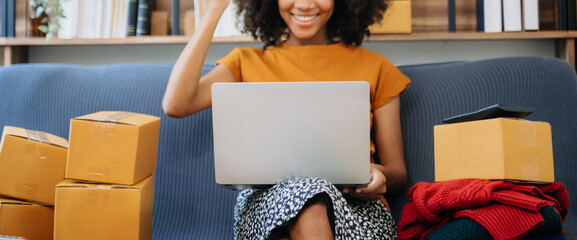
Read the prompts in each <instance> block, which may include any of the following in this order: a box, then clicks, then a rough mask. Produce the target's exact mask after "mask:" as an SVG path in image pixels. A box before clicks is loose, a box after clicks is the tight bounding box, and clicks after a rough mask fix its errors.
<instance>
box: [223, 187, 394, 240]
mask: <svg viewBox="0 0 577 240" xmlns="http://www.w3.org/2000/svg"><path fill="white" fill-rule="evenodd" d="M319 196H328V199H327V201H329V203H328V204H327V209H329V211H332V212H331V213H333V212H334V214H331V213H329V214H328V215H329V219H330V220H331V221H332V226H333V233H334V236H335V239H396V235H397V232H396V227H395V221H394V220H393V218H392V216H391V214H390V212H389V211H388V209H387V207H386V206H385V204H384V203H383V202H382V201H380V200H375V201H363V200H357V199H352V198H346V197H344V196H343V195H342V194H341V192H340V191H339V190H338V189H337V188H336V187H335V186H334V185H333V184H331V183H330V182H328V181H326V180H324V179H319V178H297V179H291V180H287V181H284V182H281V183H279V184H277V185H275V186H273V187H271V188H268V189H262V190H254V189H248V190H244V191H242V192H240V193H239V195H238V198H237V203H236V206H235V209H234V219H235V225H234V236H235V239H242V240H244V239H268V238H269V237H270V236H271V234H273V233H274V232H275V230H278V228H282V227H285V226H286V225H288V224H289V222H290V221H291V219H293V218H294V217H296V216H297V214H298V213H299V211H300V210H301V209H302V208H303V206H305V203H307V201H309V200H311V199H314V198H318V197H319Z"/></svg>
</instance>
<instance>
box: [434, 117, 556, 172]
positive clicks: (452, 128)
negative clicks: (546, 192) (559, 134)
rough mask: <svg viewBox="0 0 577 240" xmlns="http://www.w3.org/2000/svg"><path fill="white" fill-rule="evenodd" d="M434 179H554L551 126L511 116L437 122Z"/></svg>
mask: <svg viewBox="0 0 577 240" xmlns="http://www.w3.org/2000/svg"><path fill="white" fill-rule="evenodd" d="M434 131H435V180H436V181H445V180H451V179H460V178H483V179H491V180H492V179H506V180H517V181H527V182H540V183H551V182H553V181H554V174H553V147H552V142H551V126H550V125H549V124H548V123H546V122H533V121H527V120H519V119H512V118H496V119H489V120H479V121H471V122H463V123H453V124H446V125H438V126H435V128H434Z"/></svg>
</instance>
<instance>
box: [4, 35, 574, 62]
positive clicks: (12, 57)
mask: <svg viewBox="0 0 577 240" xmlns="http://www.w3.org/2000/svg"><path fill="white" fill-rule="evenodd" d="M576 38H577V31H538V32H502V33H483V32H457V33H449V32H441V33H411V34H375V35H372V36H370V37H368V38H367V42H378V41H458V40H466V41H468V40H522V39H551V40H555V45H556V48H557V49H556V50H557V57H558V58H561V59H564V60H566V61H568V62H569V63H570V64H572V65H573V66H575V39H576ZM189 39H190V37H189V36H146V37H127V38H118V39H52V40H51V41H47V40H46V39H44V38H0V46H3V47H4V65H11V64H14V63H23V62H27V57H28V47H29V46H58V45H61V46H74V45H77V46H88V45H159V44H186V43H187V42H188V40H189ZM213 42H214V43H244V42H246V43H251V42H255V41H254V40H253V39H252V38H251V37H249V36H240V37H215V38H214V39H213Z"/></svg>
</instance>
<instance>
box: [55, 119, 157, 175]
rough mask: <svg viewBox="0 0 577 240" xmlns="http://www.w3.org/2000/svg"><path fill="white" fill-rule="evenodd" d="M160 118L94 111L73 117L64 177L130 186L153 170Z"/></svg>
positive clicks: (154, 167) (150, 173)
mask: <svg viewBox="0 0 577 240" xmlns="http://www.w3.org/2000/svg"><path fill="white" fill-rule="evenodd" d="M159 128H160V118H158V117H155V116H149V115H145V114H138V113H129V112H97V113H92V114H88V115H85V116H81V117H77V118H73V119H72V120H71V122H70V138H69V141H70V147H69V149H68V163H67V167H66V178H68V179H79V180H86V181H94V182H103V183H117V184H125V185H132V184H135V183H137V182H138V181H140V180H142V179H144V178H146V177H148V176H150V175H152V174H153V173H154V171H155V169H156V155H157V151H158V134H159Z"/></svg>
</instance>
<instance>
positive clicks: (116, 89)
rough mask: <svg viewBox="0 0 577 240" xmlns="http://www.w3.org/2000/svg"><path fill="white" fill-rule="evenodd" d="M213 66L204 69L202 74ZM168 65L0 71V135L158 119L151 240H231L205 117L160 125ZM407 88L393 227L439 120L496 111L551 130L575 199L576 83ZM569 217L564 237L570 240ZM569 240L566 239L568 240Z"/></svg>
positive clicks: (469, 76)
mask: <svg viewBox="0 0 577 240" xmlns="http://www.w3.org/2000/svg"><path fill="white" fill-rule="evenodd" d="M212 67H213V66H206V67H205V69H204V72H205V73H206V72H207V71H209V70H210V69H211V68H212ZM171 68H172V65H171V64H122V65H109V66H76V65H60V64H22V65H14V66H10V67H2V68H0V129H2V128H3V127H4V126H5V125H12V126H17V127H22V128H27V129H32V130H39V131H45V132H49V133H52V134H55V135H58V136H61V137H64V138H68V133H69V124H70V119H71V118H73V117H77V116H81V115H85V114H88V113H92V112H96V111H101V110H112V111H131V112H139V113H144V114H150V115H155V116H158V117H161V129H160V139H159V151H158V159H157V169H156V174H155V189H154V192H155V195H154V227H153V228H154V229H153V230H154V231H153V232H154V233H153V234H154V239H231V238H232V224H233V219H232V214H233V207H234V203H235V197H236V193H237V192H236V191H233V190H229V189H225V188H223V187H220V186H217V185H216V183H215V181H214V162H213V161H214V160H213V147H212V118H211V110H210V109H208V110H205V111H203V112H200V113H198V114H195V115H193V116H190V117H187V118H184V119H173V118H170V117H167V116H166V115H165V114H164V113H163V112H162V109H161V100H162V96H163V94H164V90H165V86H166V82H167V80H168V77H169V75H170V71H171ZM400 69H401V71H403V72H404V73H405V74H406V75H407V76H409V77H410V78H411V80H412V83H411V85H410V86H409V87H408V88H407V90H406V91H405V92H404V93H403V95H402V97H401V117H402V125H403V137H404V146H405V156H406V160H407V167H408V170H409V186H408V187H407V189H406V190H405V192H403V193H401V194H398V195H394V196H388V200H389V203H390V206H391V208H392V211H393V215H394V217H395V219H396V220H397V221H398V220H399V218H400V214H401V211H402V208H403V206H404V204H405V203H406V202H407V200H406V193H407V191H408V189H409V187H410V186H412V185H414V184H415V183H417V182H419V181H427V182H431V181H434V162H433V161H434V158H433V127H434V125H436V124H441V120H442V119H443V118H445V117H448V116H452V115H456V114H460V113H464V112H469V111H471V110H476V109H479V108H482V107H485V106H489V105H492V104H495V103H511V104H522V105H530V106H534V107H535V108H536V109H537V111H536V112H535V113H533V114H532V115H530V116H529V117H528V118H527V119H530V120H539V121H546V122H549V123H550V124H551V127H552V135H553V145H554V146H553V150H554V158H555V174H556V180H557V181H559V182H561V183H564V184H565V185H566V188H567V190H568V191H569V194H570V198H571V199H576V194H577V179H576V176H575V174H574V172H575V170H576V169H577V167H576V165H577V161H576V159H575V158H576V157H577V148H576V147H575V144H577V111H576V109H577V80H576V77H575V70H574V69H573V68H572V67H571V66H570V65H569V64H567V63H566V62H563V61H560V60H557V59H553V58H540V57H520V58H506V59H493V60H486V61H475V62H455V63H440V64H431V65H420V66H405V67H400ZM575 217H577V214H576V211H575V208H570V214H569V217H568V218H567V223H566V224H565V225H564V226H565V229H564V230H565V231H567V233H568V234H577V220H575V219H573V218H575ZM573 236H575V235H573Z"/></svg>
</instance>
